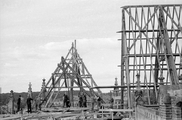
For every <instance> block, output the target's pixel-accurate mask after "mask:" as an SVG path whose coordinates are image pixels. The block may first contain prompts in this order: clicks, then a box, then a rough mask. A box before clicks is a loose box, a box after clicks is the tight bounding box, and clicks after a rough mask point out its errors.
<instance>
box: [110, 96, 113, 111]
mask: <svg viewBox="0 0 182 120" xmlns="http://www.w3.org/2000/svg"><path fill="white" fill-rule="evenodd" d="M110 103H111V109H113V105H114V99H113V97H111V100H110Z"/></svg>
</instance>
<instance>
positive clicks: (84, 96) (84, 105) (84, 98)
mask: <svg viewBox="0 0 182 120" xmlns="http://www.w3.org/2000/svg"><path fill="white" fill-rule="evenodd" d="M82 97H83V107H87V96H86V95H85V94H84V93H83V96H82Z"/></svg>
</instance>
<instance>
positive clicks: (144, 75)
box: [118, 4, 182, 108]
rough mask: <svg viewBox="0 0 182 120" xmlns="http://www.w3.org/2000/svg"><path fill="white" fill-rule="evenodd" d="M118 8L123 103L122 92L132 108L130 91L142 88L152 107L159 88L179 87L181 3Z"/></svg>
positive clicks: (181, 69)
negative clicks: (120, 24)
mask: <svg viewBox="0 0 182 120" xmlns="http://www.w3.org/2000/svg"><path fill="white" fill-rule="evenodd" d="M121 8H122V11H121V12H122V13H121V14H122V21H121V22H122V26H121V31H119V32H118V33H121V39H119V40H120V41H121V65H120V67H121V86H125V87H121V90H122V94H121V99H122V104H123V91H124V90H127V91H128V108H131V90H134V91H135V90H137V89H144V90H146V93H147V100H148V104H149V105H151V104H153V103H152V101H151V94H152V95H153V96H152V97H155V100H156V101H157V99H158V86H159V85H161V84H162V85H179V78H180V77H181V76H182V4H179V5H140V6H124V7H121ZM142 85H143V86H142ZM131 86H136V87H131ZM151 86H153V87H151ZM151 91H153V93H151Z"/></svg>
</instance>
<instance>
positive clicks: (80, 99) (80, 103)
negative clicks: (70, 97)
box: [78, 92, 83, 107]
mask: <svg viewBox="0 0 182 120" xmlns="http://www.w3.org/2000/svg"><path fill="white" fill-rule="evenodd" d="M78 97H79V107H83V95H82V92H81V93H80V94H79V96H78Z"/></svg>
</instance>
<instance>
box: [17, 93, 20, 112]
mask: <svg viewBox="0 0 182 120" xmlns="http://www.w3.org/2000/svg"><path fill="white" fill-rule="evenodd" d="M20 106H21V95H19V98H18V101H17V112H19V111H20V110H21V108H20Z"/></svg>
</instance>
